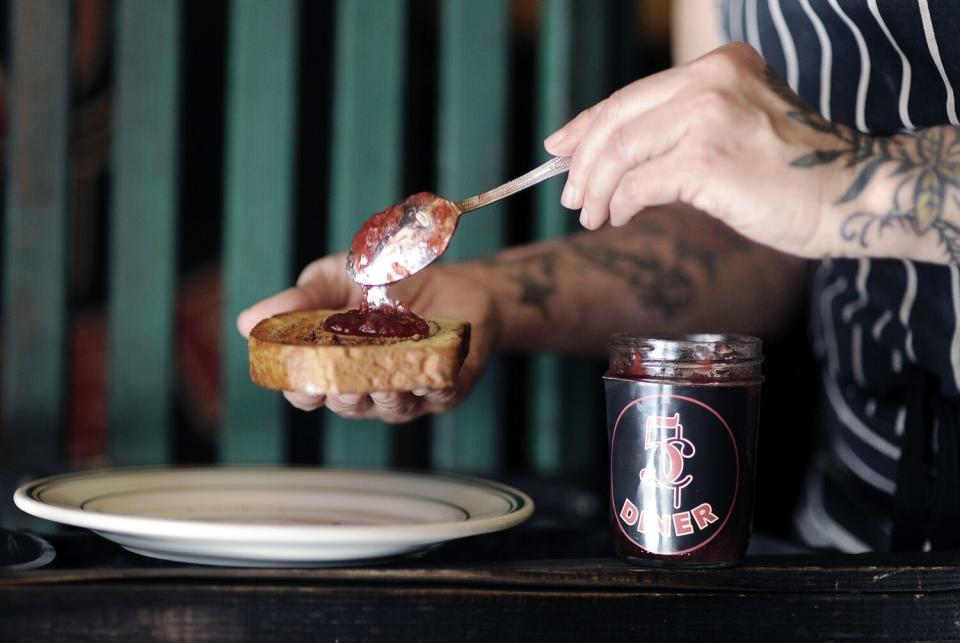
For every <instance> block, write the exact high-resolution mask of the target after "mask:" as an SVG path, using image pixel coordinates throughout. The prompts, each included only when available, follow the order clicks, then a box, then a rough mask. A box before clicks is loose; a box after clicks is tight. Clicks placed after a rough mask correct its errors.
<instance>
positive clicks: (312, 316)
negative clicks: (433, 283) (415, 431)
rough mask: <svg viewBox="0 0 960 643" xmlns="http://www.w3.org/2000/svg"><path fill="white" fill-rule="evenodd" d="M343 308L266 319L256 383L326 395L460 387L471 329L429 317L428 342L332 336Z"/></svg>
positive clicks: (253, 335)
mask: <svg viewBox="0 0 960 643" xmlns="http://www.w3.org/2000/svg"><path fill="white" fill-rule="evenodd" d="M337 312H340V311H336V310H308V311H295V312H289V313H283V314H280V315H276V316H274V317H270V318H269V319H264V320H263V321H261V322H260V323H259V324H257V325H256V326H255V327H254V328H253V330H252V331H250V338H249V340H248V343H247V348H248V352H249V359H250V379H252V380H253V381H254V382H255V383H256V384H258V385H260V386H263V387H265V388H269V389H274V390H279V391H301V392H304V393H309V394H312V395H317V394H323V393H372V392H374V391H413V390H416V389H419V388H430V389H443V388H448V387H450V386H453V383H454V381H455V380H456V378H457V375H458V374H459V373H460V366H461V365H462V364H463V360H464V359H465V358H466V356H467V352H468V350H469V347H470V324H468V323H467V322H463V321H458V320H455V319H444V318H437V319H427V322H428V323H429V325H430V335H429V336H428V337H426V338H423V339H391V338H371V337H355V336H351V335H339V334H335V333H331V332H329V331H327V330H324V328H323V322H324V321H325V320H326V319H327V317H329V316H330V315H332V314H334V313H337Z"/></svg>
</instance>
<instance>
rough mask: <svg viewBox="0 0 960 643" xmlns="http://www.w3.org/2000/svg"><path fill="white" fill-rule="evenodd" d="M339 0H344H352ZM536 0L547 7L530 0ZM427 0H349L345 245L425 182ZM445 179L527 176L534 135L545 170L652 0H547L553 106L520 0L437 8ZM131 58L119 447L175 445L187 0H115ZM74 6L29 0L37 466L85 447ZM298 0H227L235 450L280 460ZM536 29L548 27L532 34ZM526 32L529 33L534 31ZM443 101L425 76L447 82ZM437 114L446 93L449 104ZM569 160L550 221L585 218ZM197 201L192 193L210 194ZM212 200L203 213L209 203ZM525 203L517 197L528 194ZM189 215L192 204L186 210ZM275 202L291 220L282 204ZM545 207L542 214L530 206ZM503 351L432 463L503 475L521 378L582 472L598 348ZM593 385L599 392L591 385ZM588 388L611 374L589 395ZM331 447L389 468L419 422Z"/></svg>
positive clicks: (25, 200)
mask: <svg viewBox="0 0 960 643" xmlns="http://www.w3.org/2000/svg"><path fill="white" fill-rule="evenodd" d="M331 1H333V0H331ZM530 4H531V3H530V2H527V3H525V6H528V7H529V6H530ZM413 5H414V0H337V1H336V2H335V4H334V6H333V9H332V11H331V15H332V16H334V23H333V28H332V29H331V33H332V34H333V36H332V37H333V42H332V45H331V49H330V50H331V52H332V55H331V59H330V60H329V61H328V63H327V64H329V65H330V69H331V77H332V81H331V95H330V104H331V106H330V118H331V120H330V128H329V131H330V138H329V141H326V142H325V143H326V144H325V145H324V146H322V149H317V150H315V151H314V153H315V154H322V155H328V163H327V164H326V166H325V167H328V168H329V176H328V177H325V178H326V184H327V185H328V186H329V188H328V190H327V193H326V195H325V204H326V206H327V207H326V209H325V211H324V212H318V213H311V216H318V217H325V227H326V247H325V248H319V247H318V248H317V255H319V254H322V253H323V252H336V251H339V250H342V249H344V248H345V247H346V246H347V244H348V241H349V239H350V238H351V237H352V235H353V233H354V232H355V230H356V229H357V227H358V226H359V224H360V223H361V222H362V221H363V220H364V219H365V218H366V217H367V216H368V215H369V214H370V213H372V212H374V211H376V210H379V209H382V208H383V207H384V206H386V205H388V204H390V203H393V202H395V201H397V200H399V199H401V198H403V197H404V196H405V194H404V192H403V191H404V189H405V188H406V187H407V186H405V185H404V176H405V174H404V165H403V163H404V158H405V157H404V154H403V152H404V145H405V144H406V142H407V141H406V139H405V131H404V128H405V126H406V125H405V123H407V120H406V119H405V116H406V115H407V114H406V113H405V109H407V108H408V107H409V106H410V105H417V102H416V100H419V97H413V98H414V99H416V100H410V99H411V97H410V96H408V95H407V94H406V92H408V91H409V86H408V83H407V82H406V81H405V79H407V78H409V76H410V74H411V73H419V70H418V69H411V68H410V67H409V66H408V65H409V62H408V60H409V56H408V54H409V51H410V49H409V48H410V47H412V46H416V43H411V42H409V39H408V35H409V33H410V29H411V11H412V6H413ZM432 6H434V7H435V11H436V12H437V16H436V17H437V25H436V34H437V35H436V59H435V60H436V70H435V72H436V96H435V100H436V105H433V106H432V107H431V109H432V110H433V112H435V116H436V117H435V122H434V123H433V128H434V129H435V132H434V136H433V138H432V139H431V140H435V145H434V149H431V150H428V151H427V152H426V153H428V154H433V155H434V161H435V178H434V181H435V185H433V186H419V188H420V189H428V188H433V189H435V190H436V191H438V192H440V193H442V194H446V195H450V196H452V197H456V198H460V197H463V196H467V195H470V194H473V193H476V192H478V191H481V190H483V189H486V188H488V187H491V186H493V185H496V184H498V183H500V182H502V181H504V180H506V179H509V178H512V177H510V176H508V170H509V169H510V163H509V162H508V160H509V158H512V157H509V155H510V154H514V153H515V152H516V150H518V149H523V150H525V151H524V157H525V158H526V157H529V163H530V165H529V166H530V167H532V166H533V165H534V164H538V163H539V162H541V161H542V160H544V159H545V158H546V154H545V153H544V152H543V149H542V146H541V143H540V141H541V140H542V138H543V137H544V136H545V135H546V134H548V133H549V132H551V131H553V130H554V129H555V128H556V127H558V126H559V125H561V124H562V123H563V122H564V121H566V120H567V119H568V118H569V117H571V116H572V115H574V114H575V113H576V112H577V111H579V110H580V109H582V108H583V107H586V106H588V105H589V104H591V103H593V102H595V101H596V100H599V99H600V98H602V97H603V96H604V95H605V94H606V93H607V92H608V91H609V90H610V89H611V79H612V78H613V76H612V75H611V73H610V69H611V68H612V67H613V66H615V65H622V61H615V60H612V59H611V58H612V57H613V53H612V52H616V51H621V52H622V51H625V50H626V49H624V48H623V47H617V46H614V45H616V44H617V43H611V37H616V38H623V39H626V38H631V37H633V36H632V35H631V34H630V31H629V29H626V28H624V27H623V25H624V24H633V21H634V11H635V9H636V2H626V1H625V0H616V1H614V0H611V1H609V2H595V1H591V0H542V1H541V2H539V3H535V6H536V7H537V11H538V13H537V20H536V22H537V25H536V29H535V33H534V35H533V44H532V45H531V46H532V55H533V56H534V58H535V65H534V69H533V74H532V77H533V78H534V79H535V81H534V86H533V88H532V92H531V93H532V94H533V95H534V97H535V98H534V105H532V106H529V105H527V106H521V105H518V104H517V102H516V101H517V98H516V96H515V95H514V94H513V92H515V91H516V82H515V73H516V72H515V68H514V66H515V65H516V63H517V51H519V49H518V48H519V47H521V46H522V44H523V37H524V35H525V34H518V33H517V30H518V26H517V24H518V21H517V20H516V16H517V7H518V4H517V2H511V1H510V0H484V1H483V2H480V1H478V0H443V1H442V2H438V3H436V4H435V5H432ZM113 9H114V11H115V15H114V17H113V24H114V29H113V31H112V33H113V37H114V43H113V46H114V52H115V53H114V61H115V62H114V70H113V84H114V91H113V98H112V101H113V121H112V139H111V141H112V142H111V157H112V180H111V189H110V199H109V203H110V211H109V218H108V219H109V239H110V243H109V244H108V246H109V248H110V254H109V257H108V262H107V263H108V282H109V284H108V285H109V288H108V302H107V311H108V328H109V333H108V340H109V358H108V368H109V375H108V382H109V404H108V407H109V453H108V456H109V457H108V459H109V462H110V463H112V464H123V465H127V464H147V463H164V462H169V461H171V459H172V450H171V433H172V431H173V430H174V424H175V421H176V419H175V417H174V413H173V411H172V406H173V404H172V399H173V397H174V395H175V390H176V381H175V379H176V374H175V362H174V360H173V350H174V348H173V347H174V342H175V337H174V331H173V328H174V326H173V318H174V303H175V293H176V288H177V283H176V279H177V274H176V256H177V247H176V246H177V243H176V239H177V232H178V231H177V225H178V224H177V221H178V216H177V215H178V212H177V208H178V199H177V197H178V194H179V192H178V190H179V189H180V186H179V176H180V175H179V171H180V169H179V168H178V158H180V154H181V152H182V151H183V148H182V146H189V145H190V144H191V141H189V140H184V138H183V136H182V133H181V132H180V131H179V126H180V123H181V110H182V109H183V105H182V103H183V101H182V96H181V83H180V79H181V76H182V72H183V69H184V66H185V65H188V64H190V61H188V60H183V59H182V55H181V53H182V49H181V46H180V42H181V38H182V31H183V19H184V18H183V15H184V5H183V4H181V2H180V1H179V0H117V2H115V3H114V4H113ZM71 10H72V8H71V3H70V2H68V1H66V0H11V2H10V3H9V25H10V30H11V38H10V93H9V95H10V98H11V100H10V112H11V121H10V137H9V145H8V148H7V150H6V153H7V182H6V194H5V204H6V210H5V215H4V224H3V239H2V241H3V310H4V311H5V315H4V319H3V322H4V324H3V382H2V420H3V427H4V431H3V436H2V437H3V448H2V450H0V458H2V459H3V460H4V461H5V462H7V463H11V462H16V463H17V465H18V466H19V467H20V468H26V467H28V466H29V465H30V463H36V464H37V465H38V466H47V467H54V468H55V467H57V466H62V465H63V464H64V452H63V437H62V430H63V420H64V403H65V402H64V400H65V390H64V388H65V387H64V381H65V369H66V357H65V355H66V351H65V345H64V329H65V324H66V318H67V313H68V311H67V306H66V286H65V284H66V270H67V268H66V265H67V264H66V260H67V249H66V248H67V244H66V239H67V238H68V237H67V235H68V233H69V232H68V226H67V221H68V215H69V172H68V167H69V161H68V140H69V110H70V78H69V70H70V66H69V59H70V46H71V41H70V21H71ZM302 11H303V5H301V3H300V2H298V1H297V0H270V1H269V2H266V1H262V0H231V1H229V2H228V4H227V12H226V16H227V23H226V38H227V47H226V56H225V59H226V69H225V79H226V81H225V82H226V87H225V107H224V119H225V120H224V122H225V125H224V141H225V143H224V144H225V148H224V152H223V154H224V157H223V158H224V172H223V181H224V183H223V213H222V230H223V253H222V267H223V270H222V273H223V293H224V305H223V311H222V321H221V326H222V333H223V351H222V362H221V365H220V367H221V375H222V382H223V386H222V389H223V394H222V405H223V407H222V408H223V413H222V418H223V420H222V427H221V431H220V434H219V441H218V444H217V458H218V459H219V460H220V461H223V462H280V461H282V460H283V459H284V456H285V453H286V447H287V445H286V439H287V433H288V431H287V421H288V419H289V412H288V411H287V410H286V404H285V402H284V401H283V400H282V398H281V396H279V395H277V394H274V393H271V392H268V391H264V390H261V389H258V388H257V387H255V386H253V385H252V384H251V383H250V381H249V377H248V375H247V366H246V347H245V345H244V343H243V341H242V340H241V339H240V338H239V337H238V336H237V334H236V330H235V322H234V320H235V317H236V315H237V313H238V312H239V311H241V310H242V309H244V308H245V307H247V306H249V305H250V304H251V303H253V302H255V301H257V300H258V299H260V298H262V297H265V296H267V295H269V294H271V293H274V292H277V291H279V290H281V289H283V288H285V287H287V286H289V285H290V284H291V283H292V281H293V279H294V278H295V275H296V273H297V272H298V271H299V269H300V268H301V267H302V266H295V265H293V264H294V256H295V254H294V250H293V247H294V244H293V241H294V239H295V236H296V234H297V232H296V225H297V224H296V222H297V212H296V200H295V193H296V186H295V183H296V181H297V167H296V165H297V163H296V162H297V154H296V150H297V145H298V131H299V130H298V123H299V119H300V118H302V117H303V115H301V114H298V113H297V108H298V97H299V96H300V93H301V92H302V89H303V88H302V87H300V86H298V83H299V82H301V81H302V76H301V75H300V74H299V69H300V65H301V64H302V61H299V60H298V53H299V52H300V51H301V49H300V47H299V44H300V39H301V38H307V37H313V35H312V34H304V33H303V32H302V29H301V24H300V18H301V13H302ZM527 35H529V34H527ZM518 42H519V43H520V44H518ZM428 99H429V100H433V98H432V97H431V96H429V95H428V96H425V97H424V98H423V100H428ZM521 107H523V108H528V109H530V110H531V111H532V114H533V116H532V120H533V125H532V128H533V132H532V135H531V134H529V133H525V134H524V136H523V137H522V138H521V139H520V140H517V136H516V133H517V131H520V130H518V129H517V128H515V127H512V126H511V123H512V121H511V117H512V115H514V114H515V112H517V111H522V109H521ZM433 112H431V113H433ZM561 185H562V180H554V181H552V182H550V183H548V184H545V185H542V186H540V187H538V188H537V189H536V191H535V194H533V195H532V197H531V198H530V202H531V203H532V204H533V208H532V211H530V212H527V213H525V215H524V216H527V217H530V221H529V227H530V228H532V230H533V235H532V236H533V238H549V237H554V236H558V235H563V234H566V233H567V232H569V231H571V230H573V229H574V227H575V226H574V221H575V219H574V217H573V216H572V215H571V214H570V213H569V212H566V211H565V210H563V209H562V208H560V206H559V190H560V187H561ZM187 207H189V204H187ZM508 212H509V208H508V207H507V206H506V205H504V204H500V205H497V206H494V207H492V208H490V209H489V210H488V211H486V212H484V213H483V214H482V216H479V215H478V216H474V217H468V218H466V219H465V220H464V222H463V224H462V230H461V232H460V235H459V236H458V238H459V239H460V240H461V241H462V240H463V239H467V238H469V239H470V243H454V244H453V246H452V247H451V250H450V252H449V256H448V257H446V260H447V261H457V260H464V259H470V258H474V257H478V256H484V255H488V254H491V253H494V252H496V251H497V250H498V249H499V248H501V247H503V246H504V244H506V243H507V241H508V238H509V237H510V235H511V230H514V231H515V230H516V229H517V226H516V225H514V224H513V223H514V222H511V221H510V220H509V219H508ZM187 215H188V217H187V220H189V213H187ZM513 216H516V215H515V214H514V215H513ZM179 220H184V219H183V217H182V216H181V218H180V219H179ZM265 221H266V222H268V223H265ZM521 227H522V226H521ZM508 370H509V369H508V368H507V364H506V362H505V361H504V359H503V358H499V357H498V358H495V359H494V360H493V361H492V362H491V364H490V368H489V370H488V372H487V373H486V374H485V376H484V377H483V379H481V381H480V382H479V384H478V386H477V388H476V390H475V392H474V393H473V394H472V396H471V397H470V398H469V399H468V400H467V401H466V402H465V403H464V404H463V405H462V406H461V407H460V408H458V409H457V410H455V411H453V412H451V413H448V414H445V415H442V416H438V417H435V418H433V419H432V420H431V427H430V435H431V443H430V444H429V446H428V448H427V453H426V460H427V462H429V463H430V464H432V466H434V467H436V468H438V469H446V470H466V471H480V472H482V471H491V470H495V469H497V468H498V466H500V465H501V464H502V463H503V461H504V458H505V455H506V454H505V452H506V449H507V448H508V443H509V440H507V439H506V436H504V435H503V431H502V428H503V426H504V425H505V422H504V416H505V414H507V413H514V412H515V411H516V409H507V408H505V403H504V401H503V400H504V395H503V391H504V387H505V386H506V385H507V384H510V385H520V386H523V387H524V388H525V390H527V392H528V395H527V399H528V400H529V408H527V409H523V410H522V411H523V414H524V417H525V418H527V423H528V428H527V435H526V437H525V439H524V445H523V448H524V449H525V450H526V454H525V455H524V457H523V458H522V460H523V461H525V462H529V463H530V464H531V465H532V466H533V467H534V468H535V469H536V470H537V471H539V472H541V473H545V474H551V475H562V474H566V473H570V472H580V471H583V470H586V469H588V468H589V467H590V466H591V465H592V463H595V462H596V461H597V457H598V453H597V444H599V441H598V440H597V439H596V435H595V434H593V433H591V432H596V431H601V430H602V426H603V418H602V417H598V416H597V413H596V410H597V408H598V405H597V399H598V394H599V380H598V379H597V378H596V376H595V375H596V368H595V366H594V367H591V365H589V364H585V363H583V362H578V361H575V360H570V359H568V358H563V357H560V356H555V355H542V356H537V357H534V358H532V359H531V362H530V367H529V373H528V374H527V379H526V381H525V382H519V383H518V382H517V381H516V377H517V376H516V374H515V373H508V372H507V371H508ZM575 391H577V392H578V394H577V395H573V392H575ZM583 391H587V392H588V394H587V395H586V396H585V395H584V393H583ZM319 417H321V418H322V421H321V422H318V424H319V425H320V427H319V429H320V430H322V432H323V433H322V436H323V437H322V448H321V453H322V454H323V462H325V463H330V464H337V465H340V464H350V465H354V464H359V465H371V466H387V465H390V464H391V462H392V458H393V457H394V454H395V453H396V452H397V450H396V448H395V447H396V445H395V444H393V442H394V441H395V440H396V439H398V438H397V436H398V435H399V433H398V431H396V430H394V429H391V428H390V427H386V426H385V425H381V424H380V423H377V422H353V421H350V422H348V421H345V420H342V419H340V418H337V417H335V416H333V415H332V414H328V413H326V412H323V413H322V414H321V415H320V416H319Z"/></svg>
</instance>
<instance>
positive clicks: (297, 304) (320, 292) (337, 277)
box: [237, 254, 350, 337]
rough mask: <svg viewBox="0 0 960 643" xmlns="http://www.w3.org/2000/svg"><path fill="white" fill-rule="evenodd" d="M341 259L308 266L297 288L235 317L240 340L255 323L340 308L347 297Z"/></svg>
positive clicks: (331, 258)
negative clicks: (281, 315)
mask: <svg viewBox="0 0 960 643" xmlns="http://www.w3.org/2000/svg"><path fill="white" fill-rule="evenodd" d="M347 282H348V279H347V277H346V271H345V268H344V255H343V254H338V255H331V256H329V257H324V258H323V259H318V260H317V261H314V262H313V263H311V264H310V265H308V266H307V267H306V268H305V269H304V270H303V272H302V273H300V277H299V278H298V279H297V285H296V286H294V287H293V288H288V289H286V290H284V291H283V292H279V293H277V294H275V295H272V296H270V297H267V298H266V299H264V300H262V301H259V302H257V303H255V304H254V305H252V306H251V307H250V308H247V309H246V310H244V311H242V312H241V313H240V314H239V315H237V330H239V331H240V334H241V335H243V336H244V337H248V336H249V335H250V331H251V330H252V329H253V327H254V326H256V325H257V323H258V322H259V321H260V320H262V319H266V318H267V317H272V316H273V315H277V314H279V313H285V312H290V311H293V310H306V309H308V308H341V307H343V306H344V305H345V304H346V303H347V300H348V298H349V296H350V284H349V283H347Z"/></svg>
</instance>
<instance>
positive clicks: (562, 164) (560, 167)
mask: <svg viewBox="0 0 960 643" xmlns="http://www.w3.org/2000/svg"><path fill="white" fill-rule="evenodd" d="M570 161H571V157H569V156H555V157H553V158H552V159H550V160H549V161H547V162H546V163H544V164H543V165H541V166H540V167H538V168H534V169H532V170H530V171H529V172H527V173H526V174H524V175H523V176H519V177H517V178H515V179H514V180H512V181H508V182H507V183H504V184H503V185H501V186H500V187H498V188H493V189H492V190H487V191H486V192H482V193H480V194H478V195H476V196H471V197H468V198H466V199H464V200H463V201H458V202H457V203H455V204H454V205H456V206H457V209H458V210H459V211H460V214H463V213H464V212H470V211H471V210H476V209H477V208H482V207H483V206H485V205H490V204H491V203H493V202H495V201H499V200H500V199H505V198H506V197H508V196H510V195H511V194H516V193H517V192H519V191H521V190H526V189H527V188H528V187H530V186H531V185H536V184H537V183H539V182H540V181H545V180H546V179H549V178H550V177H552V176H556V175H558V174H562V173H564V172H566V171H567V170H569V169H570Z"/></svg>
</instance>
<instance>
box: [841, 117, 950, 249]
mask: <svg viewBox="0 0 960 643" xmlns="http://www.w3.org/2000/svg"><path fill="white" fill-rule="evenodd" d="M904 138H905V135H902V134H897V135H894V136H889V137H877V138H876V139H873V141H874V142H873V145H872V152H873V153H872V154H871V155H870V156H869V157H867V158H866V159H864V160H863V161H861V162H859V163H857V164H856V165H854V166H853V167H849V168H843V172H841V173H839V174H841V175H842V181H843V185H844V186H845V187H844V188H843V190H845V191H843V190H841V191H839V192H837V194H838V195H839V196H838V198H837V202H836V205H835V208H834V213H833V216H832V217H831V219H832V221H831V224H832V226H833V227H834V230H835V232H834V237H835V239H836V244H835V246H834V247H835V251H834V252H833V253H831V254H833V255H834V256H841V257H902V258H908V259H918V260H934V255H935V254H936V252H937V251H938V248H936V247H935V246H936V244H931V243H929V242H930V240H931V236H930V235H923V234H918V232H919V228H918V227H917V220H916V209H915V208H916V204H915V203H914V198H915V191H916V188H917V180H918V173H917V172H916V171H913V170H910V169H908V170H907V171H904V168H903V167H902V159H900V158H899V157H898V153H893V152H891V151H890V150H900V152H899V154H902V153H903V150H906V149H912V148H913V146H914V143H913V142H911V141H907V140H904ZM907 145H909V146H910V147H909V148H908V147H906V146H907ZM851 192H855V193H856V195H855V197H854V198H846V197H847V196H848V195H849V194H850V193H851Z"/></svg>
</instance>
